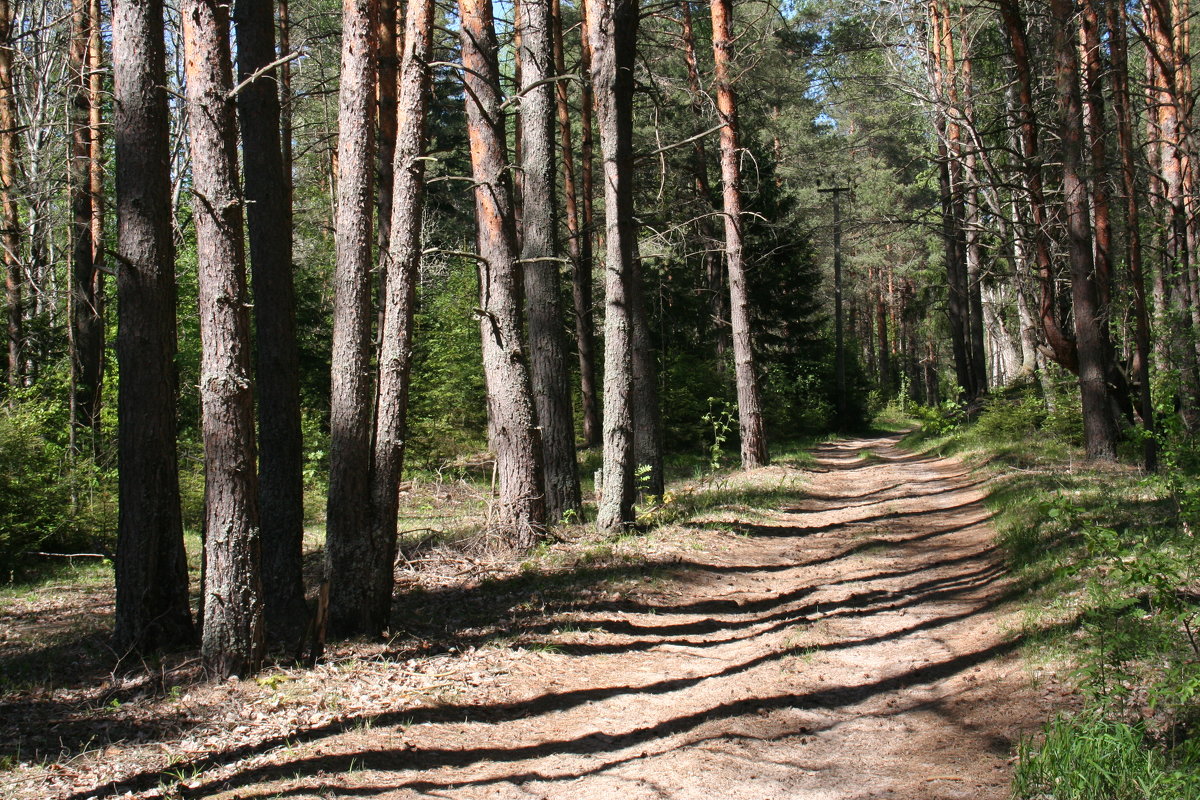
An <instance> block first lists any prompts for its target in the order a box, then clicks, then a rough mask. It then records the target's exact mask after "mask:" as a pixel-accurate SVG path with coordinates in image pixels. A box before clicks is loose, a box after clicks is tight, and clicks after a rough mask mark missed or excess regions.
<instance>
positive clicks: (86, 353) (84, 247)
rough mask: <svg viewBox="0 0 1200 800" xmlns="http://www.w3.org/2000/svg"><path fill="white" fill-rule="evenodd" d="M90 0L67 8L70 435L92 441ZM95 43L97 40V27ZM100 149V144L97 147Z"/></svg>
mask: <svg viewBox="0 0 1200 800" xmlns="http://www.w3.org/2000/svg"><path fill="white" fill-rule="evenodd" d="M99 24H100V21H99V20H93V19H92V16H91V2H90V0H72V14H71V44H70V62H71V82H72V88H71V94H72V98H71V138H72V147H71V181H70V182H71V212H72V223H71V326H70V331H71V437H72V443H73V445H74V446H75V447H76V448H77V449H78V448H79V447H80V444H79V442H78V440H77V436H78V434H79V433H80V432H84V431H86V432H87V433H88V434H89V435H90V437H91V438H92V447H93V448H94V446H95V443H96V442H95V437H96V435H97V433H98V432H99V427H100V390H101V382H102V380H103V369H104V299H103V298H104V288H103V274H104V273H103V272H101V271H100V269H99V267H100V264H99V263H98V262H97V259H96V256H97V254H98V253H100V252H101V251H102V243H100V242H98V241H96V240H95V239H94V235H93V234H94V232H95V231H94V226H93V219H94V216H95V215H94V214H93V209H92V206H93V202H92V191H91V190H92V183H93V181H92V137H93V136H97V137H98V136H99V135H100V131H99V128H93V127H92V81H91V79H90V71H91V65H92V57H91V50H92V40H93V32H92V28H93V27H94V26H98V25H99ZM95 43H96V45H97V46H99V43H100V37H99V34H98V32H97V34H96V36H95ZM97 152H99V148H97Z"/></svg>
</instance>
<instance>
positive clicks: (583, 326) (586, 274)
mask: <svg viewBox="0 0 1200 800" xmlns="http://www.w3.org/2000/svg"><path fill="white" fill-rule="evenodd" d="M552 11H553V14H554V70H555V72H556V73H557V74H558V75H566V74H567V65H566V56H565V54H564V52H563V31H562V9H561V8H560V7H559V0H552ZM583 39H584V48H585V51H586V49H587V36H586V35H585V36H584V37H583ZM581 69H582V70H583V72H584V80H585V81H586V80H588V76H587V74H586V73H587V67H586V65H585V66H583V67H581ZM556 87H557V91H556V92H555V96H556V103H557V106H558V135H559V138H560V139H561V152H562V165H563V170H562V171H563V197H564V201H565V209H564V210H565V212H566V218H567V219H566V222H567V235H568V237H569V240H570V241H569V243H568V244H569V251H570V254H571V299H572V301H573V306H574V312H575V347H576V350H577V351H578V354H579V394H580V398H579V399H580V405H581V406H582V409H581V410H582V412H583V446H584V447H595V446H596V445H597V444H599V443H600V405H599V402H598V398H597V392H596V331H595V325H596V323H595V319H594V317H595V315H594V314H593V313H592V232H591V230H590V229H586V228H583V227H581V225H580V210H579V193H580V192H579V188H580V187H579V181H578V179H577V176H576V172H575V154H574V152H572V149H571V148H572V146H573V144H572V141H571V107H570V103H569V102H568V92H567V87H568V84H567V81H565V80H560V81H558V83H557V84H556ZM590 103H591V98H590V96H588V98H587V100H586V101H585V105H584V107H583V109H582V113H581V114H580V120H581V125H587V126H588V127H591V124H592V123H591V116H592V115H591V108H590V107H589V105H590ZM590 137H591V135H590V132H589V134H588V138H589V139H590ZM588 158H589V160H590V158H591V148H590V145H589V148H588ZM587 169H588V174H589V176H590V174H591V166H590V164H589V166H588V168H587ZM589 182H590V177H589ZM587 208H588V210H589V214H590V209H591V201H590V199H589V200H588V201H587Z"/></svg>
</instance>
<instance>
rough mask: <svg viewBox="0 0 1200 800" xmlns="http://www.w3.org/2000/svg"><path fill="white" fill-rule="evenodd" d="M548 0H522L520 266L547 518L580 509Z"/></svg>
mask: <svg viewBox="0 0 1200 800" xmlns="http://www.w3.org/2000/svg"><path fill="white" fill-rule="evenodd" d="M550 3H551V0H521V4H520V6H519V11H520V16H519V17H518V18H517V29H518V30H519V31H520V34H521V45H520V58H521V83H520V91H521V102H520V106H519V108H520V115H519V116H518V118H517V127H518V130H520V132H521V164H520V166H521V175H522V180H521V194H522V203H521V205H522V209H523V211H522V217H521V267H522V271H523V272H524V278H525V308H526V314H527V324H528V333H529V372H530V378H531V381H532V384H533V400H534V409H535V411H536V413H537V421H538V427H539V428H540V429H541V439H542V463H543V465H544V470H545V482H546V514H547V519H548V520H549V521H550V522H552V523H556V522H558V521H559V520H562V519H564V518H568V517H576V516H578V515H579V512H580V510H581V509H582V500H581V498H580V493H579V467H578V465H577V463H576V460H575V418H574V414H573V413H572V410H571V387H570V384H569V382H568V373H567V348H566V341H565V337H564V320H563V314H562V290H561V288H560V285H559V274H560V258H561V250H560V248H559V246H558V235H557V234H558V208H557V202H556V198H555V181H554V173H555V160H554V122H555V103H554V85H553V84H552V83H551V81H552V80H553V78H554V75H555V69H554V36H553V30H552V23H553V14H552V13H551V8H550Z"/></svg>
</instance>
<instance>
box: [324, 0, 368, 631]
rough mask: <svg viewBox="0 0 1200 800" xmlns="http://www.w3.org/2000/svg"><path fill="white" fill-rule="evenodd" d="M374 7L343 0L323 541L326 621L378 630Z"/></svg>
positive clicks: (342, 627) (335, 626)
mask: <svg viewBox="0 0 1200 800" xmlns="http://www.w3.org/2000/svg"><path fill="white" fill-rule="evenodd" d="M376 12H377V4H376V2H375V0H347V2H346V3H345V5H344V7H343V12H342V68H341V88H340V92H339V101H338V150H337V170H338V178H337V215H336V225H335V227H336V236H337V265H336V267H335V269H334V278H333V282H334V306H333V362H332V363H333V369H332V373H333V374H332V378H331V382H330V410H329V427H330V435H331V441H330V448H329V505H328V511H327V514H326V518H327V522H326V544H325V558H326V570H327V572H326V574H327V576H328V579H329V630H330V632H331V633H333V634H335V635H351V634H356V633H373V632H374V624H373V623H374V614H375V606H374V605H373V603H372V598H373V597H374V585H375V584H374V576H375V571H374V567H373V564H374V563H375V562H376V559H377V554H376V553H375V552H374V546H373V543H372V538H371V524H370V521H371V481H370V473H371V408H372V406H373V403H372V402H371V375H370V362H371V268H372V265H373V262H374V259H373V258H372V245H373V244H374V243H373V241H372V238H371V231H372V224H371V220H372V217H373V212H374V208H373V206H374V201H375V194H374V190H373V187H372V184H373V181H372V178H373V176H374V173H375V158H376V155H377V154H376V150H375V125H374V121H375V48H376V42H375V35H376V29H375V25H376Z"/></svg>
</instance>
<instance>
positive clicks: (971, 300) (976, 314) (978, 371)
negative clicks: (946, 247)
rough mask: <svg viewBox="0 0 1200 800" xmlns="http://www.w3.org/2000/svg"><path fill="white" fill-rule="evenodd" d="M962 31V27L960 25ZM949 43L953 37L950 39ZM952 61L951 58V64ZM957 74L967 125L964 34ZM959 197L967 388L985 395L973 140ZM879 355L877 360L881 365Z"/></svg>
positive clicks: (970, 114)
mask: <svg viewBox="0 0 1200 800" xmlns="http://www.w3.org/2000/svg"><path fill="white" fill-rule="evenodd" d="M964 28H965V25H964ZM951 41H953V37H951ZM953 62H954V59H953V58H951V63H953ZM960 72H961V74H962V82H963V97H962V112H961V113H962V114H964V115H965V117H966V119H967V122H968V125H971V124H973V118H974V115H975V101H974V94H973V93H974V86H973V82H972V76H971V51H970V44H969V43H968V40H967V34H966V32H965V30H964V32H963V52H962V60H961V67H960ZM960 147H961V154H962V176H963V185H962V196H963V219H962V222H963V245H964V248H963V253H964V255H965V260H966V296H967V333H968V340H969V341H970V345H971V358H970V361H971V384H972V386H973V387H974V394H975V395H976V396H979V395H981V394H986V393H987V389H988V373H987V353H986V349H985V347H984V330H983V233H982V214H981V213H980V208H979V176H978V172H977V167H978V161H979V159H978V156H977V155H976V152H975V141H974V137H973V136H971V135H970V134H968V141H967V142H966V143H964V144H962V145H960ZM883 358H884V356H883V355H881V356H880V363H881V364H882V359H883Z"/></svg>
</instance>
